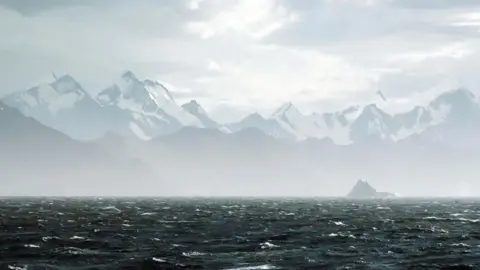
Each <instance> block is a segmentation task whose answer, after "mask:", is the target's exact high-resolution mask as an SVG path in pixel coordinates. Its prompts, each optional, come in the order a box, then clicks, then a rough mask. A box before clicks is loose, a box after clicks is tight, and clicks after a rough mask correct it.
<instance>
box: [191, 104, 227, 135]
mask: <svg viewBox="0 0 480 270" xmlns="http://www.w3.org/2000/svg"><path fill="white" fill-rule="evenodd" d="M182 108H183V109H184V110H185V111H187V112H189V113H190V114H192V115H194V116H196V117H197V118H198V119H199V120H200V122H201V123H202V125H203V126H204V127H206V128H222V127H221V126H220V125H219V124H218V123H217V122H215V121H214V120H213V119H212V118H210V116H209V115H208V113H207V112H206V111H205V110H204V109H203V108H202V106H200V104H198V102H197V101H196V100H191V101H190V102H188V103H185V104H183V105H182ZM222 129H223V130H228V129H227V128H224V127H223V128H222Z"/></svg>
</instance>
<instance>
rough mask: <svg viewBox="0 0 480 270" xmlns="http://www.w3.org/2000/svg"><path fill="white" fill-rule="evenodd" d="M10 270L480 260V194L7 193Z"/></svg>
mask: <svg viewBox="0 0 480 270" xmlns="http://www.w3.org/2000/svg"><path fill="white" fill-rule="evenodd" d="M0 269H16V270H20V269H480V201H476V200H467V199H463V200H453V199H452V200H446V199H445V200H442V199H438V200H436V199H411V200H407V199H396V200H371V201H349V200H344V199H320V198H318V199H295V198H275V199H273V198H272V199H254V198H250V199H248V198H191V199H180V198H2V199H1V200H0Z"/></svg>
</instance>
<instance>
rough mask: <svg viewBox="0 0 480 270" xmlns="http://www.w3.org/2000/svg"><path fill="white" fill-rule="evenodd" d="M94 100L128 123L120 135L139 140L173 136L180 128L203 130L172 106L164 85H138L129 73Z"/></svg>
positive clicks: (139, 83)
mask: <svg viewBox="0 0 480 270" xmlns="http://www.w3.org/2000/svg"><path fill="white" fill-rule="evenodd" d="M96 100H97V101H98V102H99V103H100V104H101V105H102V107H104V108H107V109H109V110H110V111H115V110H116V111H122V112H123V117H122V119H128V121H127V122H128V123H126V124H124V125H122V127H123V129H124V130H123V131H122V133H125V132H132V133H134V134H135V135H136V136H137V137H139V138H141V139H150V138H153V137H156V136H159V135H162V134H167V133H171V132H175V131H178V130H180V129H181V128H182V127H184V126H194V127H199V128H200V127H204V126H203V125H202V123H201V121H200V120H199V119H198V118H197V117H196V116H195V115H192V114H190V113H189V112H187V111H186V110H185V109H183V108H182V107H181V106H180V105H178V104H177V103H176V102H175V100H174V99H173V97H172V95H171V94H170V92H169V91H168V89H167V88H166V87H165V86H164V85H162V84H161V83H159V82H156V81H151V80H144V81H140V80H139V79H138V78H137V77H136V76H135V75H134V74H133V73H132V72H131V71H127V72H125V73H124V74H123V75H122V76H121V77H120V78H119V79H118V80H117V81H116V82H115V83H114V84H113V85H111V86H110V87H108V88H106V89H105V90H103V91H101V92H100V93H99V94H98V95H97V96H96ZM112 116H113V115H112ZM127 126H128V128H127ZM114 130H116V131H118V128H116V129H114Z"/></svg>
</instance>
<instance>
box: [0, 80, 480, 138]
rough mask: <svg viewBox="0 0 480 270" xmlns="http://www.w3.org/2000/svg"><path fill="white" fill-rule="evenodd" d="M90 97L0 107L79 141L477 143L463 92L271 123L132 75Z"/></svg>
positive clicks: (65, 83)
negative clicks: (215, 114)
mask: <svg viewBox="0 0 480 270" xmlns="http://www.w3.org/2000/svg"><path fill="white" fill-rule="evenodd" d="M90 93H91V92H89V91H86V90H85V89H84V88H83V87H82V86H81V85H80V83H78V82H77V81H76V80H75V79H74V78H72V77H71V76H69V75H65V76H62V77H60V78H57V77H55V80H54V81H53V82H51V83H46V84H41V85H39V86H37V87H34V88H31V89H28V90H26V91H24V92H19V93H14V94H11V95H9V96H7V97H4V98H3V99H2V102H4V103H5V104H6V105H8V106H10V107H13V108H16V109H17V110H19V111H20V112H21V113H22V114H24V115H25V116H31V117H33V118H35V119H36V120H38V121H39V122H41V123H42V124H44V125H47V126H49V127H52V128H54V129H57V130H59V131H61V132H63V133H65V134H67V135H69V136H70V137H72V138H74V139H80V140H92V139H97V138H101V137H102V136H103V135H104V134H106V133H108V132H115V133H118V134H121V135H123V136H134V137H138V138H141V139H144V140H148V139H151V138H154V137H158V136H161V135H165V134H170V133H174V132H177V131H179V130H181V129H183V128H185V127H192V128H208V129H218V130H220V131H222V132H224V133H232V132H233V133H235V132H239V131H242V130H245V129H251V128H255V129H258V130H260V131H262V132H263V133H265V134H267V135H270V136H272V137H274V138H279V139H287V140H292V141H302V140H307V139H309V138H316V139H321V140H322V139H328V140H331V141H333V142H334V143H335V144H337V145H350V144H362V143H366V142H398V141H402V140H410V141H417V140H418V141H421V142H422V143H424V142H431V143H442V144H447V145H460V144H463V145H472V144H475V145H477V144H478V145H480V142H478V140H477V138H478V136H479V135H480V105H479V102H478V99H477V97H476V96H475V95H474V94H473V93H471V92H470V91H468V90H465V89H456V90H452V91H448V92H445V93H442V94H441V95H439V96H438V97H436V98H435V99H433V100H432V101H431V102H430V103H429V104H426V105H424V106H417V107H415V108H413V109H412V110H410V111H407V112H403V113H397V114H389V113H387V112H386V111H384V110H382V109H381V108H382V107H383V105H387V106H388V100H387V99H386V98H385V96H384V95H383V94H382V93H381V92H379V93H378V95H376V96H375V98H376V99H378V100H376V101H373V102H372V103H371V104H364V105H355V106H350V107H348V108H346V109H343V110H339V111H334V112H327V113H312V114H309V115H306V114H303V113H302V112H301V111H300V110H299V109H297V108H296V106H295V105H294V104H292V103H291V102H287V103H285V104H283V105H282V106H280V107H279V108H278V109H276V110H275V111H274V112H273V113H272V114H271V115H270V116H268V117H263V116H261V115H260V114H258V113H253V114H251V115H249V116H247V117H245V118H244V119H242V120H241V121H239V122H237V123H230V124H225V125H220V124H218V123H217V122H216V121H215V120H214V119H212V118H211V117H210V116H209V115H208V113H207V112H206V111H205V110H204V109H203V108H202V106H201V105H200V104H199V103H198V102H197V101H195V100H192V101H190V102H188V103H186V104H183V105H179V104H178V103H177V102H176V101H175V99H174V98H173V96H172V94H171V93H170V91H169V90H168V89H167V88H166V87H165V86H164V85H163V84H162V83H160V82H158V81H152V80H140V79H138V78H137V77H136V76H135V75H134V74H133V73H132V72H131V71H127V72H125V73H123V74H122V75H121V76H119V78H118V79H117V80H116V81H114V82H113V83H112V84H111V85H110V86H108V87H107V88H105V89H103V90H102V91H100V92H98V94H96V95H91V94H90Z"/></svg>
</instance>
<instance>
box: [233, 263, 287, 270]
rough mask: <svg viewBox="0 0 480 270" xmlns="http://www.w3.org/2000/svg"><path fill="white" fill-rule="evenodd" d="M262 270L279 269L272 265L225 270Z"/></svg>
mask: <svg viewBox="0 0 480 270" xmlns="http://www.w3.org/2000/svg"><path fill="white" fill-rule="evenodd" d="M257 269H258V270H261V269H278V268H277V267H276V266H273V265H270V264H264V265H257V266H244V267H238V268H226V269H225V270H257Z"/></svg>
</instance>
